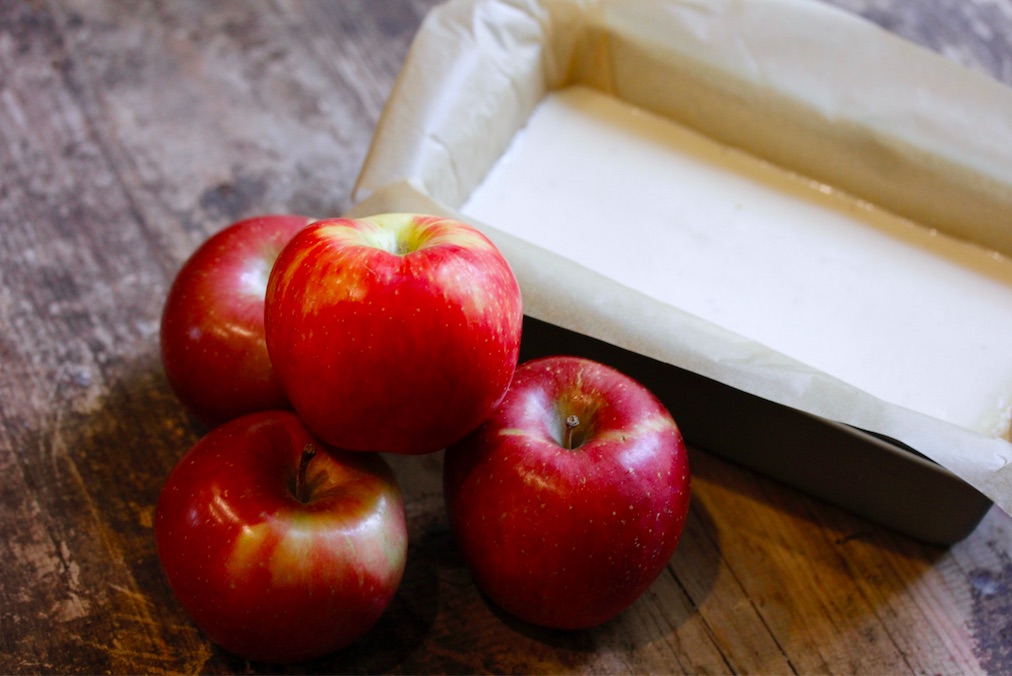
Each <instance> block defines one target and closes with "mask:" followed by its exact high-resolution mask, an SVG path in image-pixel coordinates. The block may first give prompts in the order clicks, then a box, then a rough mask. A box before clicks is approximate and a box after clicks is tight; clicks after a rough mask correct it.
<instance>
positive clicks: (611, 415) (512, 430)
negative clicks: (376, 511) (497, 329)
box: [444, 357, 689, 629]
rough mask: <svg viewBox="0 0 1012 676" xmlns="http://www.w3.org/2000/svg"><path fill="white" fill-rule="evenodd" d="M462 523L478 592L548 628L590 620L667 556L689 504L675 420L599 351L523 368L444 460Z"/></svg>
mask: <svg viewBox="0 0 1012 676" xmlns="http://www.w3.org/2000/svg"><path fill="white" fill-rule="evenodd" d="M444 463H445V464H444V496H445V499H446V504H447V511H448V514H449V518H450V523H451V525H452V528H453V532H454V535H455V538H456V541H457V543H458V544H459V546H460V549H461V551H462V553H463V556H464V559H465V560H466V562H467V565H468V567H469V569H470V571H471V574H472V576H473V577H474V579H475V582H476V583H477V585H478V586H479V588H480V589H481V590H482V591H483V592H484V593H485V594H486V595H487V596H488V597H489V598H490V599H491V600H492V601H494V602H495V603H497V604H498V605H499V606H501V607H502V608H503V609H505V610H506V611H508V612H510V613H512V614H514V615H516V616H517V617H519V618H521V619H523V620H525V621H527V622H530V623H533V624H537V625H542V626H546V627H552V628H560V629H578V628H586V627H592V626H595V625H598V624H601V623H603V622H605V621H606V620H608V619H610V618H612V617H614V616H616V615H618V614H619V613H620V612H621V611H622V610H624V609H625V608H626V607H628V606H629V605H630V604H631V603H632V602H633V601H635V600H636V599H637V598H638V597H639V596H640V595H641V594H642V593H643V592H644V591H645V590H646V589H647V587H648V586H649V585H650V584H651V582H653V580H654V579H655V578H656V577H657V576H658V575H659V574H660V572H661V571H662V570H663V569H664V567H665V566H666V565H667V563H668V561H669V559H670V558H671V555H672V553H673V552H674V550H675V546H676V545H677V544H678V540H679V537H680V535H681V532H682V526H683V524H684V522H685V516H686V513H687V511H688V508H689V465H688V459H687V456H686V451H685V444H684V442H683V441H682V436H681V434H680V433H679V431H678V428H677V426H676V425H675V422H674V420H673V419H672V418H671V415H670V414H669V413H668V411H667V410H666V409H665V408H664V406H663V404H661V403H660V401H658V400H657V398H656V397H654V396H653V394H651V393H650V392H649V391H648V390H646V389H645V388H644V387H643V386H642V385H640V384H639V383H637V382H636V381H634V380H633V379H631V378H629V377H628V376H625V375H623V374H622V373H619V372H618V371H616V370H614V369H612V368H610V367H607V366H604V365H602V364H599V363H597V362H593V361H590V360H587V359H582V358H576V357H546V358H543V359H537V360H534V361H529V362H525V363H524V364H522V365H521V366H520V367H519V368H518V369H517V371H516V376H515V377H514V380H513V384H512V385H511V386H510V389H509V392H508V393H507V395H506V398H505V399H504V400H503V402H502V403H501V404H500V405H499V406H498V407H497V408H496V410H495V412H494V413H493V414H492V415H491V416H490V417H489V419H488V420H487V421H486V422H485V423H484V424H483V425H482V426H481V427H479V428H478V429H477V430H475V431H474V432H473V433H472V434H471V435H469V436H468V437H466V438H465V439H464V440H462V441H461V442H460V443H458V444H455V445H453V446H451V447H450V448H449V449H447V452H446V456H445V458H444Z"/></svg>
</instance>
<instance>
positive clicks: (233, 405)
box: [161, 215, 311, 426]
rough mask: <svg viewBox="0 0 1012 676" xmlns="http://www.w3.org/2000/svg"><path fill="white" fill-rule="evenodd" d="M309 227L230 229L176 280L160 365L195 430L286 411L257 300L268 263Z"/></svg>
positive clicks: (286, 220) (249, 223) (266, 221)
mask: <svg viewBox="0 0 1012 676" xmlns="http://www.w3.org/2000/svg"><path fill="white" fill-rule="evenodd" d="M310 220H311V219H309V218H307V217H305V216H285V215H268V216H259V217H256V218H250V219H247V220H244V221H239V222H238V223H233V224H232V225H230V226H229V227H227V228H225V229H224V230H222V231H220V232H218V233H217V234H215V235H214V236H212V237H211V238H210V239H208V240H207V241H206V242H204V244H203V245H201V246H200V247H199V248H198V249H197V250H196V251H195V252H194V253H193V255H192V256H191V257H190V258H189V260H187V261H186V263H185V264H184V265H183V267H182V268H181V269H180V271H179V273H178V274H177V275H176V278H175V281H174V282H173V284H172V288H171V289H170V290H169V295H168V298H167V300H166V302H165V308H164V310H163V312H162V325H161V349H162V364H163V366H164V368H165V375H166V376H167V378H168V380H169V385H170V386H171V387H172V389H173V391H174V392H175V393H176V396H177V397H178V398H179V400H180V401H181V402H182V403H183V405H184V406H185V407H186V408H187V409H188V410H189V411H190V412H191V413H192V414H193V415H194V416H196V417H197V418H198V419H199V420H200V421H201V422H203V423H205V424H207V425H209V426H214V425H217V424H219V423H222V422H224V421H226V420H230V419H232V418H235V417H237V416H240V415H242V414H244V413H251V412H253V411H262V410H268V409H277V408H290V405H289V403H288V400H287V398H286V397H285V394H284V391H283V390H282V388H281V383H280V381H279V380H278V378H277V376H275V375H274V370H273V369H272V368H271V362H270V359H269V358H268V355H267V346H266V344H265V342H264V295H265V292H266V290H267V279H268V276H269V275H270V272H271V266H272V265H273V264H274V259H275V258H277V256H278V254H279V253H280V252H281V249H282V248H283V247H284V246H285V244H287V243H288V241H289V240H290V239H291V238H292V236H293V235H295V233H296V232H298V231H299V230H301V229H302V228H303V227H305V226H306V225H307V224H308V223H309V222H310Z"/></svg>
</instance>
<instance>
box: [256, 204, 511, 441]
mask: <svg viewBox="0 0 1012 676" xmlns="http://www.w3.org/2000/svg"><path fill="white" fill-rule="evenodd" d="M522 320H523V309H522V302H521V297H520V288H519V286H518V284H517V280H516V278H515V277H514V275H513V271H512V270H511V269H510V266H509V264H508V263H507V262H506V260H505V259H504V258H503V256H502V254H501V253H500V252H499V250H498V249H497V248H496V247H495V245H494V244H493V243H492V242H491V241H489V239H488V238H486V237H485V236H484V235H482V234H481V233H480V232H479V231H477V230H476V229H474V228H473V227H471V226H469V225H466V224H464V223H460V222H458V221H454V220H450V219H445V218H437V217H434V216H421V215H415V214H382V215H378V216H374V217H371V218H367V219H356V220H351V219H332V220H324V221H317V222H315V223H313V224H312V225H310V226H309V227H308V228H306V229H304V230H302V231H301V232H300V233H299V234H298V235H296V236H295V238H293V239H292V241H291V242H290V243H289V244H288V245H287V246H286V247H285V249H284V251H282V252H281V255H280V256H279V257H278V260H277V263H276V264H275V266H274V270H273V271H272V273H271V278H270V283H269V285H268V288H267V308H266V332H267V333H266V335H267V349H268V352H269V354H270V357H271V360H272V362H273V363H274V367H275V370H276V371H277V373H278V376H279V377H280V379H281V382H282V383H283V385H284V389H285V391H286V392H287V393H288V396H289V398H290V399H291V402H292V404H293V405H294V408H295V410H296V411H297V412H298V413H299V416H300V417H301V418H302V419H303V420H304V421H305V422H306V425H307V426H308V427H309V428H310V429H312V430H313V431H314V432H315V433H316V434H318V435H320V437H322V438H323V439H324V440H326V441H327V442H329V443H331V444H333V445H335V446H339V447H341V448H348V449H352V450H357V451H387V452H393V453H404V454H420V453H428V452H432V451H436V450H439V449H441V448H444V447H446V446H447V445H448V444H450V443H452V442H454V441H456V440H458V439H460V438H461V437H463V436H464V435H465V434H467V433H468V432H470V431H471V430H472V429H474V428H475V427H477V426H478V424H480V423H481V421H482V420H484V418H485V416H487V415H488V413H489V412H490V411H491V410H492V408H493V407H494V406H495V405H496V404H497V403H498V402H499V401H500V400H501V399H502V397H503V394H504V393H505V392H506V388H507V387H508V386H509V383H510V379H511V378H512V376H513V372H514V370H515V369H516V365H517V360H518V356H519V349H520V334H521V328H522V326H521V325H522Z"/></svg>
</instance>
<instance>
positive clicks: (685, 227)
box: [462, 87, 1012, 437]
mask: <svg viewBox="0 0 1012 676" xmlns="http://www.w3.org/2000/svg"><path fill="white" fill-rule="evenodd" d="M462 210H463V212H464V213H466V214H468V215H470V216H473V217H474V218H476V219H478V220H480V221H483V222H485V223H487V224H489V225H491V226H493V227H496V228H498V229H500V230H503V231H505V232H509V233H511V234H514V235H516V236H518V237H521V238H523V239H525V240H527V241H529V242H531V243H533V244H536V245H538V246H541V247H543V248H545V249H549V250H551V251H554V252H556V253H558V254H561V255H563V256H566V257H568V258H571V259H573V260H575V261H578V262H580V263H582V264H583V265H586V266H588V267H590V268H592V269H594V270H597V271H598V272H600V273H602V274H604V275H606V276H608V277H610V278H612V279H614V280H615V281H618V282H621V283H622V284H625V285H627V286H630V287H632V288H634V289H637V290H639V291H641V292H643V293H646V294H648V295H650V296H653V297H655V298H657V299H658V300H661V301H663V302H665V303H668V304H670V305H673V306H676V307H679V308H682V309H684V310H686V311H688V312H690V313H692V314H694V315H696V316H698V317H701V318H703V319H706V320H709V321H711V322H713V323H715V324H718V325H720V326H723V327H725V328H727V329H730V330H732V331H735V332H737V333H740V334H742V335H744V336H747V337H749V338H752V339H754V340H756V341H758V342H760V343H763V344H765V345H767V346H768V347H770V348H772V349H774V350H778V351H780V352H782V353H784V354H786V355H788V356H790V357H793V358H795V359H797V360H799V361H802V362H804V363H807V364H808V365H810V366H812V367H815V368H817V369H819V370H822V371H824V372H826V373H828V374H831V375H833V376H836V377H838V378H840V379H841V380H844V381H845V382H848V383H850V384H852V385H855V386H857V387H859V388H861V389H863V390H865V391H866V392H868V393H870V394H873V395H875V396H877V397H880V398H882V399H884V400H887V401H890V402H892V403H894V404H899V405H901V406H905V407H908V408H911V409H914V410H916V411H920V412H922V413H926V414H928V415H931V416H934V417H936V418H940V419H943V420H947V421H949V422H952V423H955V424H957V425H960V426H963V427H966V428H969V429H972V430H975V431H978V432H982V433H984V434H988V435H991V436H1006V437H1007V436H1008V435H1009V425H1010V421H1012V260H1009V259H1007V258H1005V257H1003V256H1001V255H999V254H998V253H996V252H993V251H988V250H986V249H983V248H981V247H977V246H974V245H971V244H968V243H965V242H962V241H959V240H956V239H953V238H951V237H948V236H945V235H942V234H940V233H938V232H935V231H933V230H930V229H928V228H924V227H921V226H919V225H917V224H914V223H911V222H910V221H907V220H904V219H901V218H898V217H896V216H894V215H892V214H890V213H888V212H886V211H884V210H882V209H879V208H876V207H874V206H872V205H869V204H867V203H864V202H861V201H859V200H856V199H854V198H852V197H850V196H848V195H845V194H842V193H840V192H837V191H834V190H832V189H830V188H828V187H827V186H824V185H821V184H819V183H816V182H813V181H810V180H807V179H805V178H802V177H799V176H796V175H794V174H791V173H789V172H786V171H784V170H782V169H779V168H777V167H774V166H771V165H770V164H769V163H766V162H763V161H761V160H759V159H757V158H755V157H752V156H750V155H747V154H745V153H742V152H740V151H737V150H734V149H731V148H728V147H726V146H723V145H720V144H718V143H716V142H714V141H712V140H711V139H709V138H707V137H705V136H702V135H700V134H698V133H695V132H693V131H691V130H688V129H686V128H684V127H681V126H679V125H677V124H675V123H673V122H672V121H670V120H668V119H666V118H663V117H659V116H656V115H653V114H651V113H648V112H646V111H643V110H640V109H637V108H635V107H633V106H631V105H629V104H626V103H624V102H622V101H619V100H618V99H615V98H613V97H610V96H607V95H604V94H601V93H598V92H596V91H594V90H591V89H587V88H583V87H574V88H570V89H566V90H562V91H559V92H554V93H552V94H550V95H549V96H547V97H546V98H545V100H544V101H543V102H542V103H541V104H540V105H539V107H538V108H537V109H536V110H535V112H534V114H533V115H532V117H531V118H530V120H529V122H528V124H527V126H526V127H525V128H524V129H523V130H521V132H520V133H518V135H517V137H516V138H515V139H514V141H513V143H512V145H511V147H510V148H509V149H508V151H507V152H506V153H505V154H504V155H503V157H502V158H501V159H500V160H499V162H498V163H497V164H496V166H495V167H494V168H493V170H492V171H491V172H490V174H489V176H488V177H486V179H485V180H484V182H483V183H482V185H481V186H479V188H478V189H477V190H476V191H475V192H474V193H473V194H472V195H471V197H470V199H469V201H468V202H467V203H466V204H465V205H464V206H463V209H462Z"/></svg>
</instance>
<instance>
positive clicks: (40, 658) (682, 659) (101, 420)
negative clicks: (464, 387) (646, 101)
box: [0, 0, 1012, 673]
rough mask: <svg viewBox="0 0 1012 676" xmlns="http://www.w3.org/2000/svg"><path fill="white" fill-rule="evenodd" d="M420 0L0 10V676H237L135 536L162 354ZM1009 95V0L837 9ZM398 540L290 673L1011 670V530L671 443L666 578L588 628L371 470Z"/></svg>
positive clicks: (410, 486) (430, 1)
mask: <svg viewBox="0 0 1012 676" xmlns="http://www.w3.org/2000/svg"><path fill="white" fill-rule="evenodd" d="M434 4H435V1H434V0H382V1H376V0H341V1H340V2H324V1H313V0H289V1H286V0H278V1H276V2H243V1H239V0H227V1H223V2H215V3H205V2H199V1H197V0H178V1H168V0H165V1H156V2H148V1H140V0H123V1H117V2H98V1H93V0H63V1H57V0H53V1H51V2H47V1H44V0H31V1H29V2H19V1H17V0H0V162H2V173H0V426H2V434H0V561H2V562H3V569H2V570H3V579H2V581H0V672H4V673H49V672H59V673H142V672H143V673H156V672H190V673H193V672H207V673H234V672H248V671H264V670H266V671H278V670H277V669H275V668H270V667H265V666H264V665H250V664H246V663H245V662H244V661H242V660H239V659H237V658H235V657H233V656H230V655H227V654H225V653H224V652H222V651H220V650H219V649H218V648H216V647H215V646H213V645H212V644H210V643H209V642H208V641H207V640H206V639H205V638H204V637H203V636H202V635H201V634H200V632H199V631H198V630H197V629H196V628H195V627H194V626H193V625H192V623H191V622H190V621H189V619H188V618H187V617H186V616H185V614H184V613H183V612H182V610H181V609H180V607H179V606H178V605H177V604H176V603H175V601H174V600H173V598H172V596H171V594H170V592H169V590H168V587H167V585H166V583H165V580H164V578H163V576H162V574H161V571H160V569H159V566H158V561H157V557H156V554H155V551H154V543H153V538H152V530H151V528H152V517H153V510H154V504H155V500H156V498H157V495H158V491H159V489H160V487H161V484H162V482H163V481H164V478H165V476H166V475H167V473H168V471H169V470H170V468H171V467H172V466H173V464H174V463H175V461H176V460H177V459H178V457H179V456H180V455H181V454H182V453H183V452H184V451H185V450H186V449H187V448H188V447H189V446H190V445H191V444H192V443H193V442H194V441H195V440H196V439H197V438H198V437H199V436H200V434H201V433H203V431H204V430H203V429H201V428H200V427H199V425H198V424H197V423H196V422H194V421H193V420H192V419H190V418H189V417H188V416H187V415H186V414H185V413H184V412H183V411H182V409H181V408H180V406H179V404H178V403H177V402H176V400H175V399H174V397H173V396H172V394H171V392H170V391H169V389H168V385H167V383H166V381H165V378H164V375H163V373H162V371H161V366H160V363H159V358H158V323H159V314H160V310H161V304H162V301H163V298H164V294H165V293H166V291H167V289H168V285H169V283H170V282H171V280H172V276H173V275H174V274H175V271H176V270H178V268H179V266H180V265H181V264H182V262H183V261H184V260H185V258H186V257H187V256H188V255H189V254H190V253H191V252H192V251H193V250H194V249H195V248H196V246H197V245H198V244H199V243H200V242H201V241H202V240H203V239H204V238H206V237H207V236H208V235H209V234H210V233H212V232H214V231H216V230H218V229H220V228H221V227H223V226H224V225H226V224H228V223H229V222H231V221H234V220H237V219H239V218H241V217H245V216H250V215H254V214H259V213H269V212H294V213H306V214H311V215H316V216H323V215H332V214H338V213H340V212H341V211H343V210H344V209H345V208H347V207H348V206H349V202H348V194H349V191H350V189H351V186H352V183H353V181H354V179H355V176H356V173H357V171H358V168H359V166H361V163H362V161H363V159H364V157H365V153H366V150H367V147H368V143H369V139H370V138H371V135H372V132H373V129H374V128H375V125H376V122H377V119H378V117H379V114H380V111H381V109H382V106H383V103H384V101H385V98H386V96H387V93H388V92H389V90H390V87H391V86H392V84H393V81H394V78H395V77H396V75H397V72H398V70H399V68H400V64H401V62H402V60H403V58H404V55H405V53H406V51H407V49H408V45H409V43H410V39H411V37H412V35H413V34H414V32H415V30H416V29H417V27H418V25H419V22H420V21H421V19H422V17H423V16H424V14H425V12H426V11H427V10H428V9H429V8H430V7H431V6H433V5H434ZM834 4H837V5H840V6H841V7H843V8H845V9H848V10H850V11H855V12H858V13H862V14H864V15H865V16H867V17H869V18H870V19H872V20H873V21H876V22H878V23H880V24H881V25H883V26H884V27H886V28H887V29H890V30H894V31H896V32H898V33H900V34H901V35H904V36H905V37H907V38H908V39H912V40H914V41H917V42H920V43H921V44H924V45H926V46H928V47H929V48H932V49H936V50H938V51H940V52H941V53H943V54H945V55H947V56H949V57H951V58H954V59H955V60H957V61H960V62H962V63H964V64H965V65H967V66H968V67H970V68H974V69H977V70H980V71H982V72H985V73H989V74H990V75H992V76H993V77H996V78H998V79H1001V80H1003V81H1005V82H1006V83H1012V46H1010V36H1012V3H1010V2H1008V1H1007V0H976V1H975V2H965V1H960V0H932V1H931V2H918V1H915V0H904V1H902V2H896V1H889V2H886V1H884V0H879V1H876V0H836V1H835V2H834ZM393 462H394V464H395V467H396V469H397V471H398V473H399V475H400V477H401V479H402V484H403V485H404V486H405V493H406V497H407V508H408V516H409V520H410V529H411V539H412V544H411V547H410V551H409V557H410V560H409V567H408V572H407V575H406V578H405V581H404V584H403V585H402V588H401V590H400V592H399V593H398V596H397V598H396V600H395V602H394V605H393V607H392V608H391V609H390V611H389V612H388V614H387V615H386V616H385V617H384V618H383V619H382V620H381V622H380V624H379V626H378V627H377V628H376V629H375V630H374V631H373V632H371V633H370V634H369V635H368V636H367V637H366V638H365V639H364V640H363V641H361V642H360V643H358V644H356V645H355V646H353V647H351V648H349V649H348V650H346V651H344V652H342V653H339V654H337V655H335V656H333V657H331V658H328V659H326V660H324V661H321V662H319V663H316V664H313V665H302V666H300V667H298V668H294V667H293V668H291V669H287V670H281V671H287V672H299V671H306V670H307V669H308V670H312V671H337V672H348V673H360V672H390V673H419V672H444V673H446V672H550V673H560V672H595V673H597V672H601V673H628V672H635V673H648V672H649V673H655V672H664V673H670V672H684V673H704V672H717V673H737V672H751V673H789V672H800V673H811V672H818V673H859V672H860V673H905V672H942V673H975V672H988V673H1002V672H1004V673H1008V672H1010V671H1012V602H1010V597H1012V595H1010V591H1012V519H1010V517H1009V516H1007V515H1005V514H1004V513H1001V512H1000V511H997V510H992V512H990V513H989V514H988V515H987V516H986V517H985V519H984V521H983V522H982V523H981V524H980V526H979V527H978V528H977V530H976V531H975V532H974V533H973V534H972V535H971V536H970V537H968V538H967V539H966V540H965V541H963V542H960V543H958V544H957V545H955V546H953V547H952V548H950V549H948V550H942V549H939V548H935V547H929V546H927V545H923V544H921V543H918V542H916V541H913V540H910V539H908V538H905V537H903V536H901V535H898V534H896V533H893V532H891V531H888V530H885V529H883V528H880V527H878V526H875V525H874V524H871V523H869V522H866V521H863V520H861V519H858V518H857V517H854V516H851V515H849V514H847V513H845V512H842V511H840V510H838V509H836V508H833V507H831V506H829V505H826V504H824V503H821V502H819V501H817V500H814V499H812V498H809V497H807V496H805V495H803V494H801V493H798V492H796V491H794V490H791V489H788V488H785V487H784V486H781V485H779V484H776V483H775V482H772V481H769V480H767V479H764V478H762V477H760V476H757V475H755V474H753V473H751V472H749V471H746V470H744V469H742V468H739V467H737V466H734V465H731V464H728V463H726V462H724V461H722V460H720V459H718V458H716V457H714V456H711V455H709V454H707V453H706V452H705V451H702V450H699V449H693V450H692V466H693V471H694V484H693V490H694V498H693V505H692V510H691V513H690V518H689V521H688V524H687V529H686V533H685V535H684V537H683V540H682V544H681V546H680V547H679V550H678V551H677V553H676V554H675V556H674V558H673V559H672V562H671V564H670V566H669V567H668V569H667V570H666V572H665V574H664V575H662V576H661V578H660V579H659V580H658V581H657V582H656V584H654V586H653V587H652V588H651V589H650V590H649V592H648V593H647V594H646V595H645V596H644V597H643V598H642V599H640V601H638V602H637V603H636V605H635V606H634V607H633V608H631V609H630V610H629V611H628V612H627V613H625V614H624V615H623V616H621V617H620V618H618V619H616V620H615V621H612V622H610V623H608V624H606V625H605V626H603V627H600V628H598V629H595V630H591V631H586V632H576V633H565V632H552V631H545V630H541V629H537V628H533V627H530V626H526V625H523V624H521V623H519V622H516V621H514V620H512V619H510V618H508V617H506V616H504V615H503V614H502V613H500V612H498V611H497V610H496V609H495V608H493V607H492V606H490V604H488V603H487V602H486V601H485V600H484V599H483V598H482V597H481V595H480V594H479V593H478V592H477V590H476V589H475V588H474V586H473V584H472V583H471V581H470V579H469V577H468V574H467V571H466V569H465V567H464V564H463V562H462V561H461V559H460V557H459V555H458V553H457V551H456V549H455V547H454V545H453V542H452V538H451V537H450V534H449V531H448V527H447V524H446V520H445V517H444V515H443V512H442V509H443V508H442V495H441V489H440V483H439V472H440V463H441V458H440V456H439V455H438V454H437V455H433V456H428V457H425V458H421V459H401V458H395V459H393Z"/></svg>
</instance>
